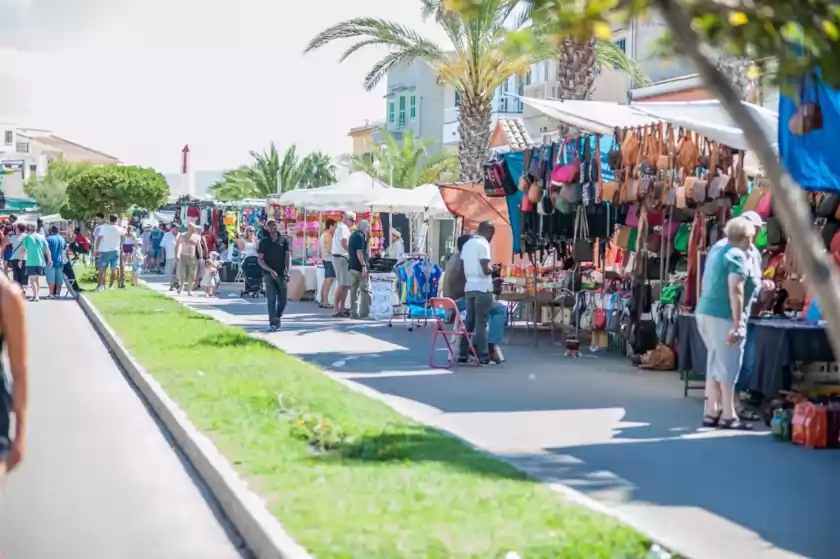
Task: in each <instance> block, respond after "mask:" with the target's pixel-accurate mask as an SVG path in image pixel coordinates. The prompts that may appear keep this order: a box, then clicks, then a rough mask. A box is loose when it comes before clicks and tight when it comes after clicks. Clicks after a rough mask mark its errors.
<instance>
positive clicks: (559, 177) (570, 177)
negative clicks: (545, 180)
mask: <svg viewBox="0 0 840 559" xmlns="http://www.w3.org/2000/svg"><path fill="white" fill-rule="evenodd" d="M567 144H569V145H571V148H572V161H571V163H566V164H563V165H555V167H554V169H552V171H551V186H553V187H555V188H560V187H562V186H563V185H564V184H567V183H575V182H577V181H578V180H579V179H580V158H579V156H578V152H577V149H575V147H574V144H573V143H572V141H571V140H570V139H569V137H568V136H567V137H566V138H565V139H564V140H563V143H562V144H561V145H560V152H559V154H558V159H566V146H567Z"/></svg>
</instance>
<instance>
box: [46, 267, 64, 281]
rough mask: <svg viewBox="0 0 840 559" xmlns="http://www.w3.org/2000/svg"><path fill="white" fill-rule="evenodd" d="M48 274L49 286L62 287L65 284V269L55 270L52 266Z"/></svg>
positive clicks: (47, 271) (47, 270) (48, 269)
mask: <svg viewBox="0 0 840 559" xmlns="http://www.w3.org/2000/svg"><path fill="white" fill-rule="evenodd" d="M45 272H46V273H47V285H62V284H64V267H63V266H62V267H61V268H53V267H52V266H50V267H49V268H47V269H46V270H45Z"/></svg>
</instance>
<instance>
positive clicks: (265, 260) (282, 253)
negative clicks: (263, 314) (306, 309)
mask: <svg viewBox="0 0 840 559" xmlns="http://www.w3.org/2000/svg"><path fill="white" fill-rule="evenodd" d="M266 229H267V230H268V233H267V234H266V236H265V237H264V238H263V239H262V240H261V241H260V244H259V245H258V246H257V260H258V262H259V264H260V268H262V269H263V276H264V278H265V295H266V299H268V329H269V331H270V332H276V331H277V329H278V328H280V321H281V319H282V318H283V311H284V310H285V309H286V283H287V282H288V281H289V271H290V270H291V268H292V251H291V250H289V239H287V238H286V237H284V236H283V235H281V234H280V233H279V232H278V231H277V222H276V221H274V220H273V219H269V220H268V223H266Z"/></svg>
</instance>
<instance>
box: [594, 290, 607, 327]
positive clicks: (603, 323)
mask: <svg viewBox="0 0 840 559" xmlns="http://www.w3.org/2000/svg"><path fill="white" fill-rule="evenodd" d="M605 303H606V300H605V298H604V292H603V291H602V292H601V306H600V307H599V308H597V309H595V312H594V313H593V315H592V329H593V330H604V329H606V328H607V309H605V308H604V304H605Z"/></svg>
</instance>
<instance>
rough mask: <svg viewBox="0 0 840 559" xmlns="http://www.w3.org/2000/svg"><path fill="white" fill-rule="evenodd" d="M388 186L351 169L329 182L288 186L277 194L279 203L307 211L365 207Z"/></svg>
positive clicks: (362, 208)
mask: <svg viewBox="0 0 840 559" xmlns="http://www.w3.org/2000/svg"><path fill="white" fill-rule="evenodd" d="M389 190H391V187H390V186H388V185H386V184H385V183H383V182H381V181H378V180H376V179H374V178H373V177H371V176H370V175H368V174H367V173H363V172H356V173H351V174H350V175H349V176H348V177H347V178H345V179H343V180H341V181H339V182H337V183H336V184H333V185H330V186H324V187H321V188H307V189H299V190H290V191H289V192H285V193H283V194H282V195H281V196H280V203H281V204H291V205H293V206H295V207H297V208H304V209H306V210H309V211H330V210H336V211H339V210H340V211H355V212H363V211H369V209H370V205H371V204H372V203H373V202H375V201H376V200H378V199H380V198H382V197H383V196H384V195H385V194H386V193H387V192H388V191H389Z"/></svg>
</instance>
